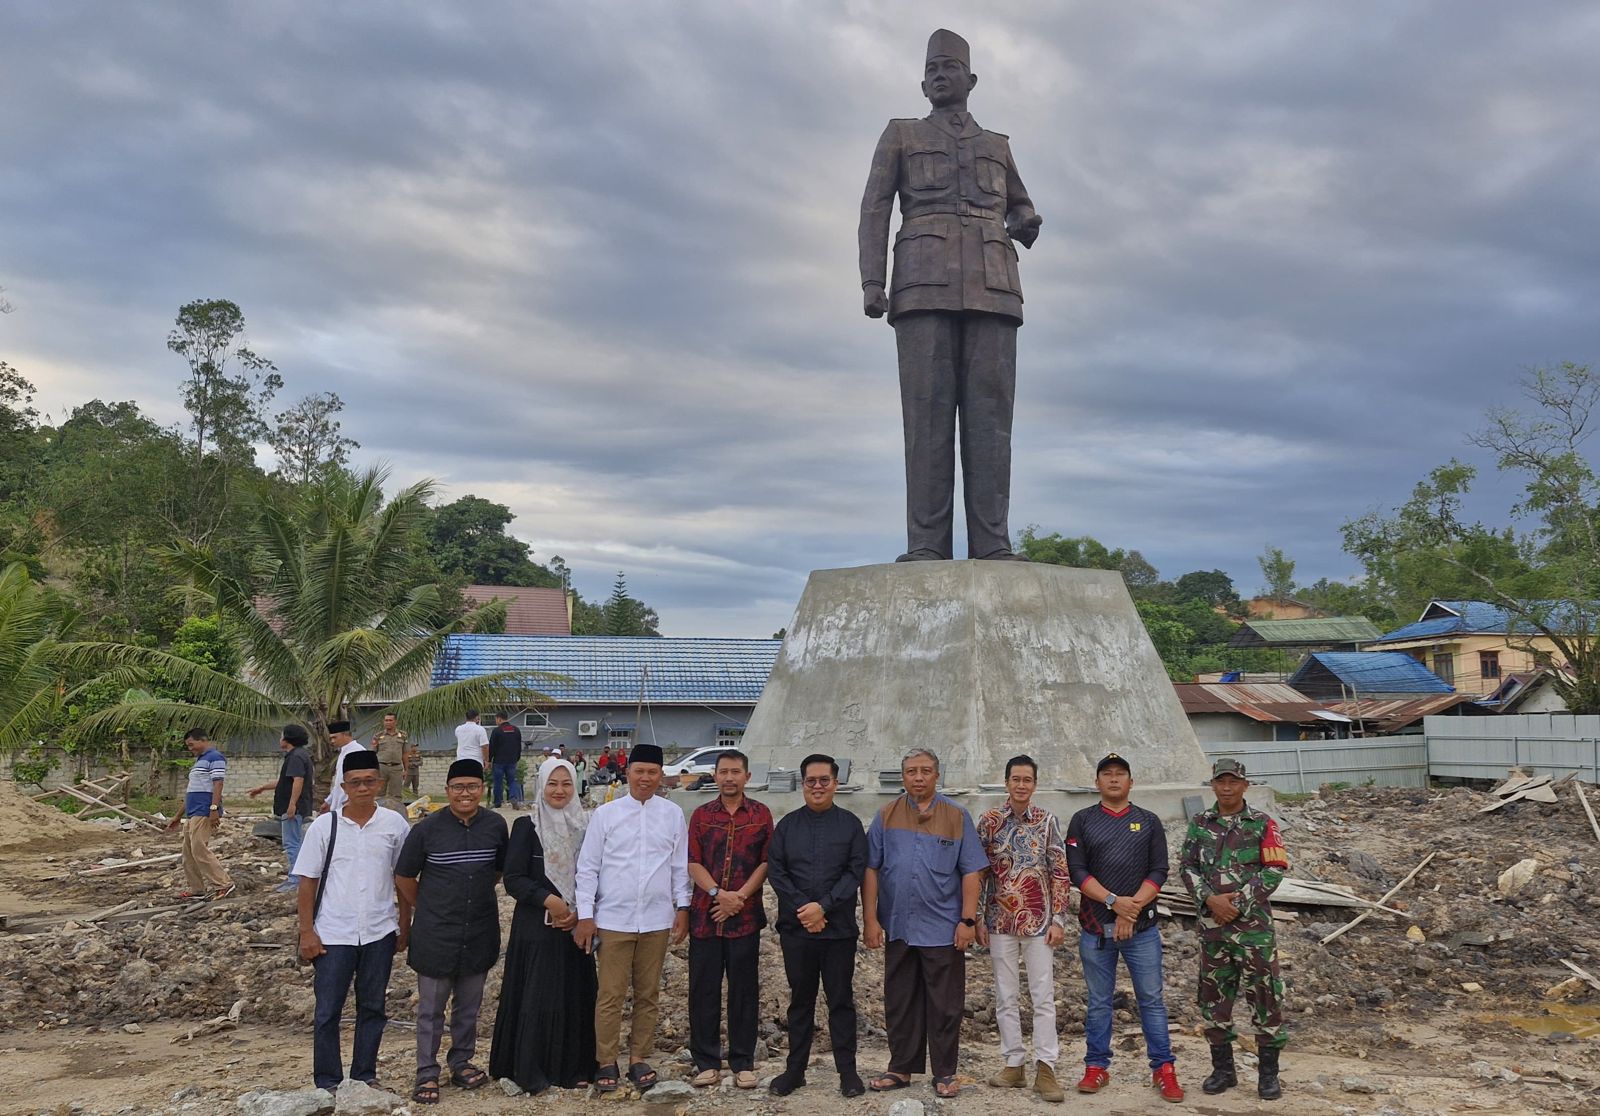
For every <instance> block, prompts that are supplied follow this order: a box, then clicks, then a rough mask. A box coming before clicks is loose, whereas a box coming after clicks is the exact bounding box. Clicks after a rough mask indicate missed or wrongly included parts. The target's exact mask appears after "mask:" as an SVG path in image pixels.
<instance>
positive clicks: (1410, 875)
mask: <svg viewBox="0 0 1600 1116" xmlns="http://www.w3.org/2000/svg"><path fill="white" fill-rule="evenodd" d="M1437 855H1438V852H1437V850H1435V851H1434V852H1430V853H1429V854H1428V855H1427V856H1425V857H1423V858H1422V863H1421V864H1418V865H1417V866H1416V867H1415V868H1413V869H1411V871H1409V872H1407V873H1406V878H1405V879H1403V880H1401V881H1400V882H1399V883H1397V884H1395V885H1394V886H1393V887H1391V888H1390V889H1389V890H1388V891H1387V892H1385V893H1384V896H1383V898H1382V899H1379V900H1378V902H1379V903H1387V902H1388V901H1389V900H1391V899H1393V898H1394V897H1395V896H1396V895H1398V894H1399V893H1400V889H1401V888H1403V887H1405V886H1406V884H1408V883H1410V882H1411V881H1412V880H1414V879H1416V877H1417V873H1418V872H1420V871H1422V870H1423V869H1424V868H1426V867H1427V866H1428V865H1429V863H1431V862H1432V860H1433V858H1434V857H1435V856H1437ZM1371 917H1372V911H1370V910H1365V911H1362V912H1361V913H1360V914H1358V915H1356V917H1355V918H1353V919H1351V920H1350V921H1349V922H1347V923H1345V924H1344V925H1343V926H1341V927H1339V929H1337V930H1335V931H1333V932H1332V933H1331V934H1329V935H1327V936H1326V937H1325V938H1323V939H1322V943H1321V944H1323V945H1327V944H1328V943H1329V942H1331V941H1333V939H1335V938H1337V937H1338V936H1339V935H1340V934H1343V933H1344V932H1345V931H1346V930H1349V929H1350V928H1351V927H1352V926H1359V925H1360V924H1361V923H1363V922H1365V921H1366V920H1367V919H1369V918H1371Z"/></svg>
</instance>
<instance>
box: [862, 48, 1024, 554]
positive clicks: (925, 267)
mask: <svg viewBox="0 0 1600 1116" xmlns="http://www.w3.org/2000/svg"><path fill="white" fill-rule="evenodd" d="M977 83H978V79H977V77H976V76H974V75H973V73H972V65H971V56H970V51H969V48H968V47H967V42H966V40H965V39H963V38H962V37H961V36H960V35H957V34H955V33H954V32H952V31H945V30H939V31H935V32H934V33H933V36H932V37H931V38H930V39H929V40H928V56H927V63H926V66H925V68H924V70H923V76H922V92H923V94H924V95H925V96H926V97H927V98H928V101H929V102H930V103H931V104H932V106H933V111H932V112H930V113H929V114H928V115H927V116H925V117H923V118H921V119H920V120H918V119H904V120H891V121H889V126H888V127H887V128H885V129H884V131H883V136H882V138H881V139H879V140H878V149H877V150H876V151H875V152H873V155H872V173H871V174H870V175H869V176H868V178H867V190H866V194H865V196H864V197H863V198H862V199H861V227H860V231H859V240H860V249H861V291H862V301H863V305H864V308H865V310H866V314H867V317H869V318H881V317H883V316H884V315H885V314H887V315H888V317H889V324H890V325H892V326H894V333H895V343H896V346H897V347H898V349H899V353H900V407H901V413H902V416H903V418H904V421H905V433H906V535H907V540H908V541H907V544H906V553H904V554H902V555H901V556H900V558H899V559H898V561H902V562H917V561H935V560H939V559H946V558H950V557H952V556H953V555H952V550H953V539H952V534H951V518H952V515H953V511H954V504H955V433H956V419H957V415H958V414H959V416H960V422H961V475H962V493H963V495H964V497H965V500H966V512H967V556H968V557H969V558H992V559H1015V558H1016V557H1017V556H1016V555H1015V554H1013V553H1012V551H1011V536H1010V528H1009V518H1010V512H1011V412H1012V405H1013V401H1014V399H1015V396H1016V379H1017V327H1018V326H1020V325H1021V324H1022V284H1021V283H1020V282H1019V281H1018V279H1017V250H1016V247H1015V244H1014V243H1013V242H1016V243H1020V244H1021V245H1022V246H1023V247H1024V248H1027V247H1031V246H1032V245H1033V242H1034V239H1035V238H1036V237H1037V236H1038V235H1039V226H1040V224H1041V223H1042V219H1041V218H1040V217H1039V215H1038V214H1037V213H1035V212H1034V211H1033V202H1032V201H1030V200H1029V198H1028V191H1027V190H1026V189H1025V188H1024V187H1023V185H1022V179H1021V177H1020V176H1019V175H1018V174H1017V165H1016V163H1015V162H1013V161H1012V159H1011V145H1010V143H1009V141H1008V140H1007V138H1006V137H1005V136H1003V135H1001V134H1000V133H999V132H989V131H985V130H984V129H982V128H980V127H978V124H977V122H976V121H975V120H973V119H972V116H971V114H970V113H968V112H967V95H968V94H969V93H970V92H971V91H972V88H973V86H975V85H977ZM897 194H898V195H899V198H900V232H899V234H898V235H897V236H896V237H895V241H894V282H893V285H892V286H890V287H889V288H888V291H887V293H886V292H885V289H884V271H885V263H884V258H885V255H886V254H887V251H888V247H889V215H890V212H891V210H892V209H893V206H894V199H895V196H896V195H897Z"/></svg>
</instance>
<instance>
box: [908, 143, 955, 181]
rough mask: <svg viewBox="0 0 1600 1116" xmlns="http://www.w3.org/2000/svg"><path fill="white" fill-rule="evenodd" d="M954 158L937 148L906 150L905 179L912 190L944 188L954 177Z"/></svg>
mask: <svg viewBox="0 0 1600 1116" xmlns="http://www.w3.org/2000/svg"><path fill="white" fill-rule="evenodd" d="M955 169H956V168H955V160H953V159H951V158H950V153H949V152H948V151H940V150H938V149H937V148H934V149H930V150H923V151H908V152H906V180H907V183H908V184H909V185H910V187H911V189H913V190H946V189H949V187H950V183H951V182H952V181H953V179H954V178H955Z"/></svg>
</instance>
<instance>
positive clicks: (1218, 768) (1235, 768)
mask: <svg viewBox="0 0 1600 1116" xmlns="http://www.w3.org/2000/svg"><path fill="white" fill-rule="evenodd" d="M1219 775H1235V776H1237V777H1239V778H1240V779H1243V778H1244V764H1242V763H1240V762H1239V761H1238V760H1236V759H1219V760H1218V761H1217V762H1216V763H1214V764H1212V765H1211V777H1212V778H1213V779H1215V778H1217V777H1218V776H1219Z"/></svg>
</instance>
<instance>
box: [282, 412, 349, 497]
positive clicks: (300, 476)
mask: <svg viewBox="0 0 1600 1116" xmlns="http://www.w3.org/2000/svg"><path fill="white" fill-rule="evenodd" d="M343 410H344V400H342V399H340V398H339V396H338V395H337V394H336V393H335V392H331V391H319V392H317V393H315V394H313V395H308V396H306V397H305V398H304V399H302V400H300V402H298V403H296V404H295V405H294V406H293V407H290V408H289V409H288V410H287V411H279V412H278V414H277V417H276V419H275V421H276V423H277V425H276V426H275V427H273V428H272V429H271V430H269V431H267V443H268V444H269V445H270V446H272V449H273V452H274V453H276V454H277V455H278V469H277V472H278V475H279V476H281V477H283V478H284V479H285V480H287V481H289V483H291V484H310V483H311V482H312V481H313V480H315V479H316V478H317V477H318V476H320V475H321V474H322V473H324V472H325V471H327V470H329V469H342V468H344V467H345V466H347V465H348V464H349V463H350V451H351V450H354V449H360V448H361V443H360V442H358V441H356V440H355V439H354V438H347V437H345V436H344V433H343V432H342V430H341V427H340V423H339V419H338V415H339V413H340V412H342V411H343Z"/></svg>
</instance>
